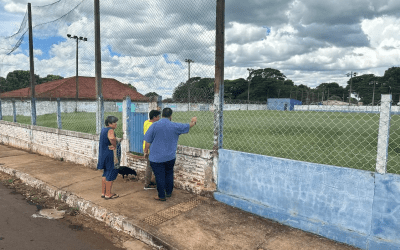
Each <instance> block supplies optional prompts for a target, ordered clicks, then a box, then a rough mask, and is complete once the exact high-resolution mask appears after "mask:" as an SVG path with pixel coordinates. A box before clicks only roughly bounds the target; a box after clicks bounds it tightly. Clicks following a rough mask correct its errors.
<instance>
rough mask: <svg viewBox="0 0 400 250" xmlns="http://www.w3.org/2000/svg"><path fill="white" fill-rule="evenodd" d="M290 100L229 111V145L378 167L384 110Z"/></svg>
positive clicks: (331, 162)
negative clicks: (302, 103)
mask: <svg viewBox="0 0 400 250" xmlns="http://www.w3.org/2000/svg"><path fill="white" fill-rule="evenodd" d="M291 101H293V100H291V99H276V100H275V102H272V101H270V102H271V103H269V104H268V110H265V111H264V110H240V111H225V112H224V148H227V149H233V150H238V151H244V152H251V153H257V154H263V155H269V156H276V157H281V158H288V159H293V160H300V161H307V162H315V163H322V164H329V165H335V166H343V167H351V168H358V169H365V170H371V171H374V169H375V164H376V149H377V135H378V122H379V113H378V112H379V111H378V112H375V113H367V112H357V111H353V112H352V111H351V108H356V107H355V106H351V108H350V112H349V111H348V107H344V106H342V107H340V106H328V105H320V106H318V105H309V106H308V105H293V104H291ZM292 103H293V102H292ZM250 107H251V106H250ZM377 108H378V107H377ZM335 109H336V110H335ZM340 109H342V110H340Z"/></svg>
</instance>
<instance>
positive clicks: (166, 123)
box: [144, 108, 197, 201]
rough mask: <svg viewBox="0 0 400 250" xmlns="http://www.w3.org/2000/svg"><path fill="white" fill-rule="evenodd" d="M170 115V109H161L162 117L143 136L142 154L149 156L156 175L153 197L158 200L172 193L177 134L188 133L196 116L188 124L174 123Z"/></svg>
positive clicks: (194, 122) (164, 198)
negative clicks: (154, 195) (155, 193)
mask: <svg viewBox="0 0 400 250" xmlns="http://www.w3.org/2000/svg"><path fill="white" fill-rule="evenodd" d="M171 117H172V109H170V108H165V109H163V111H162V119H161V120H159V121H158V122H156V123H154V124H153V125H151V126H150V128H149V129H148V130H147V132H146V134H145V136H144V140H145V141H146V145H145V148H144V156H145V157H148V158H149V161H150V166H151V168H152V169H153V172H154V175H155V177H156V182H157V191H158V197H155V199H156V200H160V201H166V197H171V195H172V190H173V188H174V165H175V159H176V148H177V146H178V139H179V135H181V134H187V133H189V129H190V128H191V127H193V126H194V125H196V122H197V117H192V119H191V121H190V123H189V124H183V123H176V122H172V121H171ZM149 149H150V153H151V154H150V155H149Z"/></svg>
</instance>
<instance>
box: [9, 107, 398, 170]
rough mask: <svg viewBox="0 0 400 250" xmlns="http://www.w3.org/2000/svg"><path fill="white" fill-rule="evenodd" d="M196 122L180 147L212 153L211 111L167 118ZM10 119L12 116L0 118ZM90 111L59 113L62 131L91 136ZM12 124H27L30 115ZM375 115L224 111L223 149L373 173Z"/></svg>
mask: <svg viewBox="0 0 400 250" xmlns="http://www.w3.org/2000/svg"><path fill="white" fill-rule="evenodd" d="M108 115H114V116H116V117H118V118H119V119H120V121H119V124H118V128H117V130H116V133H117V136H118V137H121V136H122V122H121V119H122V113H105V117H107V116H108ZM192 116H197V118H198V122H197V125H196V126H194V127H193V128H192V129H191V131H190V133H189V134H186V135H182V136H181V137H180V139H179V144H180V145H184V146H190V147H196V148H203V149H212V147H213V124H214V123H213V119H214V114H213V112H210V111H193V112H174V113H173V115H172V120H173V121H175V122H182V123H188V122H189V121H190V118H191V117H192ZM3 119H4V120H7V121H11V120H12V117H4V118H3ZM95 119H96V115H95V113H63V114H62V121H63V129H66V130H72V131H79V132H84V133H91V134H94V133H95V131H96V126H95ZM56 121H57V119H56V115H55V114H50V115H43V116H38V117H37V125H38V126H44V127H52V128H56V127H57V122H56ZM17 122H19V123H25V124H30V117H23V116H18V117H17ZM378 124H379V114H371V113H338V112H284V111H272V110H268V111H263V110H259V111H224V133H223V139H224V141H223V148H225V149H231V150H237V151H242V152H248V153H255V154H262V155H268V156H275V157H281V158H287V159H293V160H300V161H306V162H314V163H322V164H328V165H335V166H342V167H349V168H356V169H364V170H369V171H374V170H375V164H376V150H377V138H378ZM399 124H400V117H399V116H398V115H393V116H392V119H391V132H390V143H389V158H388V159H389V160H388V172H389V173H397V174H400V167H399V164H398V162H399V161H400V131H399V130H398V128H399Z"/></svg>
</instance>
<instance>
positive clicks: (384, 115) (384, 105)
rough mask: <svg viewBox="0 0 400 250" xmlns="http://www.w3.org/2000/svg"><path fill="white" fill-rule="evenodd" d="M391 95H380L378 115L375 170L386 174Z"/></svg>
mask: <svg viewBox="0 0 400 250" xmlns="http://www.w3.org/2000/svg"><path fill="white" fill-rule="evenodd" d="M391 106H392V95H381V113H380V117H379V131H378V150H377V155H376V172H378V173H380V174H386V166H387V159H388V147H389V129H390V109H391Z"/></svg>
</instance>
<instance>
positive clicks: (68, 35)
mask: <svg viewBox="0 0 400 250" xmlns="http://www.w3.org/2000/svg"><path fill="white" fill-rule="evenodd" d="M67 37H68V38H70V39H75V40H76V97H75V98H76V101H78V97H79V84H78V41H79V40H81V41H84V42H87V38H86V37H82V36H80V37H78V36H71V34H67Z"/></svg>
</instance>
